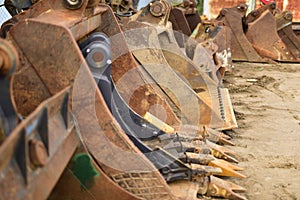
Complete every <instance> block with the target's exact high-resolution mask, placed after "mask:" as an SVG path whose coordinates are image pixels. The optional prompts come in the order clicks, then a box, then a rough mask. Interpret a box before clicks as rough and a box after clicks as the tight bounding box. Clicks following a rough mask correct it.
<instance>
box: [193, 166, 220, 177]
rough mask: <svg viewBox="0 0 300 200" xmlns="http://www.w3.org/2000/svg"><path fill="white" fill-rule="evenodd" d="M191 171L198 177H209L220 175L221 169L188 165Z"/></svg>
mask: <svg viewBox="0 0 300 200" xmlns="http://www.w3.org/2000/svg"><path fill="white" fill-rule="evenodd" d="M189 166H190V167H191V169H192V170H193V171H195V172H197V173H199V175H202V176H203V175H204V176H210V175H221V174H222V169H221V168H219V167H214V166H207V165H199V164H190V165H189Z"/></svg>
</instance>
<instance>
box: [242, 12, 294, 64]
mask: <svg viewBox="0 0 300 200" xmlns="http://www.w3.org/2000/svg"><path fill="white" fill-rule="evenodd" d="M247 26H248V27H247V31H246V37H247V39H248V40H249V41H250V42H251V44H252V46H253V48H254V49H255V50H256V51H257V52H258V53H259V54H260V56H262V57H264V58H269V59H272V60H276V61H285V62H286V61H290V62H295V61H297V58H295V57H293V54H292V53H291V51H290V50H289V49H288V48H287V46H286V45H285V44H284V42H283V41H282V40H281V39H280V37H279V35H278V34H277V26H276V19H275V17H274V16H273V15H272V13H271V12H270V11H269V10H265V11H264V12H263V13H262V14H261V15H260V16H259V17H258V18H257V19H256V20H255V21H253V22H251V23H249V24H247ZM266 33H267V34H266Z"/></svg>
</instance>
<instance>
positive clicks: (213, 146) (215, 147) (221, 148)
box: [206, 141, 237, 157]
mask: <svg viewBox="0 0 300 200" xmlns="http://www.w3.org/2000/svg"><path fill="white" fill-rule="evenodd" d="M206 144H207V146H209V147H210V148H211V149H213V150H216V151H219V152H223V153H224V154H228V155H230V156H233V157H235V156H237V154H236V153H235V152H234V151H232V150H230V149H228V148H226V147H224V146H221V145H218V144H215V143H212V142H210V141H206Z"/></svg>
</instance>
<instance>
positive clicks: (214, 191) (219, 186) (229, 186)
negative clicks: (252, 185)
mask: <svg viewBox="0 0 300 200" xmlns="http://www.w3.org/2000/svg"><path fill="white" fill-rule="evenodd" d="M245 191H246V189H245V188H243V187H241V186H239V185H236V184H234V183H231V182H229V181H224V180H222V179H219V178H217V177H214V176H210V183H209V186H208V190H207V193H206V195H208V196H212V197H224V198H228V199H234V200H247V198H246V197H244V196H242V195H240V194H238V193H236V192H245Z"/></svg>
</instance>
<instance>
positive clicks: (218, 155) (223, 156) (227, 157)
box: [211, 149, 239, 163]
mask: <svg viewBox="0 0 300 200" xmlns="http://www.w3.org/2000/svg"><path fill="white" fill-rule="evenodd" d="M211 154H212V155H213V156H215V157H216V158H221V159H224V160H227V161H230V162H234V163H239V161H238V160H237V159H236V158H234V157H232V156H230V155H227V154H225V153H224V152H221V151H218V150H216V149H211Z"/></svg>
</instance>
